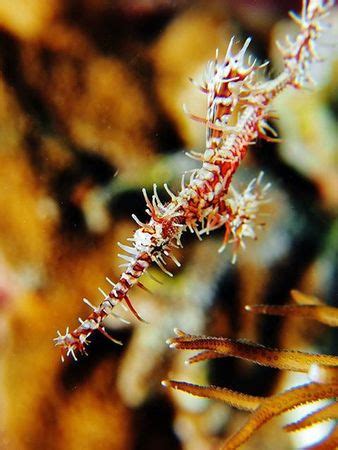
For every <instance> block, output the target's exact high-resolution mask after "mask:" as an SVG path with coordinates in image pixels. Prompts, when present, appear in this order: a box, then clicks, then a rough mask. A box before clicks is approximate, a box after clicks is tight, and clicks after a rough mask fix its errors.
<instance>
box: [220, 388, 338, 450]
mask: <svg viewBox="0 0 338 450" xmlns="http://www.w3.org/2000/svg"><path fill="white" fill-rule="evenodd" d="M337 395H338V384H327V385H325V384H318V383H309V384H306V385H303V386H300V387H296V388H292V389H290V390H288V391H286V392H283V393H281V394H277V395H274V396H273V397H270V398H268V399H266V400H265V401H264V402H263V403H262V404H261V406H259V407H258V408H257V410H256V411H255V412H254V413H253V414H251V415H250V417H249V419H248V421H247V422H246V424H245V425H244V426H243V427H242V428H241V429H240V430H239V431H238V432H237V433H235V434H234V435H233V436H231V437H230V438H229V439H228V440H226V441H225V443H224V445H223V446H222V447H221V449H222V450H223V449H224V450H232V449H237V448H239V447H240V446H241V445H243V444H244V443H245V442H246V441H247V440H248V439H249V438H250V437H251V436H252V435H253V433H255V431H257V430H258V429H259V428H260V427H262V426H263V425H264V424H265V423H266V422H268V421H269V420H270V419H272V418H273V417H276V416H278V415H280V414H282V413H283V412H285V411H288V410H290V409H292V408H294V407H296V406H300V405H305V404H307V403H312V402H315V401H317V400H322V399H327V398H333V397H336V396H337Z"/></svg>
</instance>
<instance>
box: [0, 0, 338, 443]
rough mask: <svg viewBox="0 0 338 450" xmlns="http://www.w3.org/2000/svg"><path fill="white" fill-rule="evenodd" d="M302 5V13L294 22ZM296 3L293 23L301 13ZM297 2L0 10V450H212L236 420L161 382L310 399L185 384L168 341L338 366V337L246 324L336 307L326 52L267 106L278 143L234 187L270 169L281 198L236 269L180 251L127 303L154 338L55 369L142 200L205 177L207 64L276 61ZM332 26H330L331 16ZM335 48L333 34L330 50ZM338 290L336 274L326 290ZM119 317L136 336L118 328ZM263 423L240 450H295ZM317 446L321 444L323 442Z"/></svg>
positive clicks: (54, 2) (114, 326)
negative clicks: (59, 340)
mask: <svg viewBox="0 0 338 450" xmlns="http://www.w3.org/2000/svg"><path fill="white" fill-rule="evenodd" d="M296 3H297V5H296V6H295V4H296ZM298 3H299V4H298ZM291 7H292V8H297V9H298V8H300V2H294V1H280V2H274V1H272V0H270V1H264V0H256V1H254V0H252V1H250V0H246V1H245V0H237V1H236V2H232V1H226V0H223V1H222V0H215V1H212V2H209V1H207V0H205V1H179V0H124V1H123V0H115V1H114V0H73V1H67V0H49V1H43V0H1V2H0V208H1V217H0V427H1V430H0V448H1V449H4V450H7V449H8V450H12V449H16V450H28V449H29V450H33V449H34V450H39V449H52V450H54V449H55V450H61V449H62V450H64V449H65V450H68V449H69V450H77V449H82V450H85V449H93V448H95V449H97V450H99V449H100V450H101V449H102V450H106V449H107V450H108V449H109V450H155V449H158V448H159V447H160V448H161V450H169V449H170V450H212V449H215V448H217V445H218V444H219V443H220V442H221V441H222V438H224V437H225V436H228V435H229V434H230V433H231V432H233V431H234V430H236V429H237V428H238V427H239V426H240V425H241V424H242V423H243V421H244V419H245V417H246V413H243V412H239V411H235V410H233V409H231V408H229V407H227V406H225V405H223V404H221V403H217V402H215V401H208V400H206V399H198V398H194V397H190V396H188V395H186V394H183V393H177V392H175V393H173V392H169V391H168V390H166V389H164V388H163V387H161V385H160V381H161V379H163V378H168V377H172V378H175V379H179V380H186V381H191V382H195V383H200V384H208V383H212V384H217V385H220V386H222V385H223V386H227V387H230V388H232V389H235V390H239V391H242V392H246V393H250V394H254V395H270V394H273V393H275V392H277V391H280V390H282V389H285V388H286V387H288V386H291V385H294V384H298V383H300V382H303V381H304V380H305V379H304V378H303V379H301V378H297V379H296V378H294V376H291V375H290V374H287V373H280V372H279V371H277V370H273V369H267V368H263V367H256V366H254V365H252V364H249V363H245V362H243V361H239V360H234V359H232V358H229V359H226V360H216V361H213V362H211V363H209V364H199V365H195V366H192V367H186V366H184V364H183V362H184V359H185V358H186V357H187V354H184V352H178V351H175V350H169V349H168V346H167V345H166V344H165V340H166V339H167V338H168V337H170V336H172V334H173V328H174V327H179V328H181V329H183V330H185V331H186V332H189V333H193V334H208V335H214V336H227V337H233V338H246V339H250V340H253V341H256V342H259V343H262V344H265V345H269V346H276V347H277V346H278V347H283V348H293V349H298V350H306V351H314V352H324V353H335V352H337V347H336V346H335V342H337V341H336V339H337V333H336V334H335V333H334V332H333V331H332V330H328V329H327V328H326V327H324V326H319V325H317V324H315V323H313V322H304V321H302V320H301V319H283V320H281V319H279V318H273V317H270V318H262V317H255V316H253V315H250V314H248V313H246V312H245V311H244V305H246V304H254V303H271V304H284V303H287V302H289V301H290V296H289V291H290V289H293V288H297V289H300V290H302V291H303V292H305V293H308V294H313V295H317V296H319V297H320V298H322V299H323V300H325V302H327V303H328V304H332V305H334V304H336V306H338V305H337V304H338V299H337V277H335V272H334V271H335V263H336V256H337V253H336V244H337V236H338V225H337V219H336V211H337V205H338V180H337V167H336V164H337V156H336V155H337V154H335V151H336V150H337V148H336V147H337V136H336V122H335V120H336V115H337V107H338V103H337V80H338V63H337V61H338V59H337V47H332V46H331V45H330V44H332V42H333V41H334V38H332V39H331V40H330V34H331V32H328V33H326V35H325V38H324V41H325V42H324V44H323V46H322V47H321V50H320V54H321V55H322V56H323V57H324V58H325V61H324V62H323V63H321V64H318V65H316V67H314V70H313V77H314V78H315V79H316V80H317V88H316V89H315V90H314V91H311V90H309V91H303V92H295V91H288V92H285V93H284V94H283V95H282V96H281V97H280V98H278V100H277V101H276V102H275V109H276V111H277V113H278V115H279V116H280V120H279V121H278V122H276V123H275V126H276V128H277V129H278V132H279V134H280V136H281V138H282V143H281V144H278V145H277V144H271V143H265V142H259V143H258V145H256V146H255V147H253V148H251V149H250V154H249V155H248V157H247V159H246V161H245V162H244V163H243V165H242V167H241V168H240V170H239V173H238V174H236V177H235V179H234V183H235V186H236V187H237V188H238V189H241V186H245V184H246V183H247V182H249V181H250V180H251V179H252V178H253V177H254V176H257V174H258V173H259V172H260V171H261V170H264V173H265V175H264V179H265V180H266V182H271V183H272V188H271V189H270V191H269V196H270V197H271V202H270V203H269V204H268V205H266V207H265V211H264V213H266V226H265V227H264V229H263V230H262V231H261V232H260V234H259V239H258V241H255V242H249V243H248V245H247V250H246V251H245V252H243V251H241V252H240V253H239V255H238V262H237V263H236V265H232V264H231V262H230V261H231V251H227V252H225V253H223V254H221V255H219V254H218V253H217V250H218V248H219V246H220V244H221V242H222V231H220V232H219V233H213V235H212V236H209V237H208V238H206V239H204V240H203V242H199V241H198V240H197V239H196V237H195V236H186V237H185V238H184V240H183V244H184V248H183V250H182V251H180V254H178V255H177V256H178V258H179V260H180V261H181V262H182V266H183V267H182V268H181V269H179V270H178V269H177V268H176V269H175V267H171V268H170V270H172V271H174V272H175V276H174V278H173V279H169V277H165V275H164V274H163V273H162V272H161V273H158V271H157V269H153V270H152V274H153V275H155V276H156V277H157V278H158V279H160V280H161V282H162V284H159V283H156V282H154V280H152V279H151V278H146V277H145V278H144V280H142V282H143V283H144V284H146V286H147V287H148V288H149V289H150V290H151V291H152V294H148V293H145V292H144V291H142V290H139V289H138V288H136V289H134V291H133V292H132V295H131V296H132V300H133V303H134V305H135V306H136V308H137V309H138V310H139V312H140V314H141V315H142V316H143V317H144V318H145V319H146V320H147V321H148V322H150V324H149V325H145V324H143V323H135V322H134V321H133V320H132V323H131V324H130V325H123V324H122V323H121V322H118V321H116V320H111V321H109V323H108V324H107V326H108V327H109V328H110V330H109V331H110V333H112V334H113V336H114V337H116V338H118V339H121V340H122V341H123V342H124V345H123V347H120V346H116V345H114V344H112V343H111V342H110V341H108V340H107V339H105V338H104V337H103V336H101V335H95V336H94V337H93V339H92V342H91V344H90V346H89V347H88V353H89V355H88V357H80V358H79V361H78V362H74V361H72V360H71V359H67V360H66V361H65V363H63V364H62V363H61V361H60V355H59V351H58V349H56V348H55V347H54V345H53V341H52V339H53V338H54V337H55V335H56V330H57V329H59V330H61V332H64V330H65V328H66V326H68V325H69V326H70V327H71V328H73V327H76V323H77V317H78V316H81V317H83V318H84V317H85V316H86V315H87V314H88V313H89V311H88V308H87V307H86V305H84V304H83V303H82V300H81V299H82V298H83V297H87V298H89V299H90V300H91V301H92V302H93V303H94V304H97V303H98V302H99V301H100V294H99V293H98V291H97V286H101V287H102V288H104V289H108V288H107V286H106V285H105V284H106V283H105V281H104V280H105V276H109V277H110V278H112V279H113V280H114V279H116V277H117V276H118V274H119V273H120V270H121V269H119V267H118V266H119V264H120V263H121V262H122V261H121V260H120V259H119V258H118V257H117V253H118V247H117V244H116V243H117V241H121V242H123V243H125V240H126V238H127V237H130V236H131V235H132V233H133V231H134V229H135V223H134V222H133V221H132V220H131V214H132V213H136V214H137V215H138V217H139V218H140V219H141V220H142V219H145V213H144V200H143V197H142V194H141V188H142V187H146V188H147V189H151V186H152V184H153V183H157V184H158V186H160V195H161V197H162V198H163V199H165V198H166V194H165V192H164V190H163V191H162V188H161V186H163V183H164V182H167V183H168V184H169V185H170V186H171V187H172V189H173V190H174V191H175V190H177V189H179V185H180V180H181V174H182V173H183V172H184V171H185V170H190V169H192V168H194V167H196V163H194V162H193V161H191V160H189V159H188V158H187V157H186V156H185V155H184V151H188V150H204V145H205V130H204V127H203V126H202V125H199V124H196V123H192V122H191V121H190V120H189V119H188V118H187V117H186V116H185V115H184V113H183V111H182V103H186V104H187V106H188V108H189V109H190V111H192V112H194V113H196V114H202V115H203V114H204V111H205V97H204V96H203V94H201V93H199V92H198V90H197V89H196V88H195V87H194V86H193V85H192V84H191V83H190V82H189V77H193V78H194V79H195V80H197V81H199V80H202V77H203V70H204V67H205V64H206V62H207V61H208V59H210V58H212V57H213V55H214V53H215V49H216V48H217V47H218V48H219V49H220V53H221V54H224V52H225V51H226V47H227V42H228V41H229V39H230V37H231V36H232V35H235V36H236V37H237V38H238V41H240V42H243V41H244V40H245V38H246V37H247V36H252V37H253V41H252V44H251V46H250V52H251V53H252V55H254V56H255V57H257V58H258V60H259V61H261V62H264V61H265V60H266V59H269V60H271V64H270V66H269V69H268V75H269V74H270V75H272V76H274V75H275V74H277V73H278V71H279V69H280V67H281V66H280V64H281V61H280V59H279V56H278V53H277V52H276V49H275V46H274V42H275V40H276V39H281V40H282V39H283V37H284V36H285V35H286V34H291V35H292V33H293V31H294V26H293V25H292V23H291V22H290V20H289V19H288V17H287V11H288V10H289V9H290V8H291ZM330 21H331V23H332V24H333V26H335V24H337V14H336V12H335V11H333V12H332V14H331V15H330ZM332 36H334V33H333V31H332ZM336 275H337V274H336ZM121 315H124V316H125V317H126V318H128V319H130V317H129V316H128V315H126V314H125V313H124V311H123V310H122V311H121ZM280 426H281V421H273V422H271V424H269V425H267V426H265V427H264V428H263V429H262V430H261V431H260V432H259V433H257V434H256V436H255V437H254V438H253V439H251V440H250V441H249V442H248V444H247V446H246V447H245V448H246V449H260V450H262V449H274V450H279V449H281V450H285V449H292V448H294V447H295V446H296V445H304V444H305V443H306V442H308V441H307V439H308V437H309V436H308V435H305V434H304V433H302V436H301V434H300V433H298V434H297V435H296V434H295V435H293V436H290V435H287V434H286V433H285V432H283V431H282V430H281V427H280ZM330 426H331V425H330V424H328V425H325V426H324V428H323V427H321V428H318V429H317V431H316V433H312V439H313V438H319V437H320V436H322V435H323V433H326V432H327V431H328V427H330Z"/></svg>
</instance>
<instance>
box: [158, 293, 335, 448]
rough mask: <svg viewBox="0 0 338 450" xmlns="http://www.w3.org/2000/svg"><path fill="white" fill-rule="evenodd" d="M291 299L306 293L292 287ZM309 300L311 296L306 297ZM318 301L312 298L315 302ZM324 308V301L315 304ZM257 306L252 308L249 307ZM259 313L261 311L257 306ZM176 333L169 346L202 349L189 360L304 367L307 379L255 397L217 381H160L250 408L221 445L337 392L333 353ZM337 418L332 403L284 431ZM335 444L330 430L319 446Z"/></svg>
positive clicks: (239, 442) (236, 441) (237, 440)
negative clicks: (210, 383) (226, 359)
mask: <svg viewBox="0 0 338 450" xmlns="http://www.w3.org/2000/svg"><path fill="white" fill-rule="evenodd" d="M292 296H293V298H296V299H298V298H299V299H300V301H304V300H306V296H305V295H304V294H301V293H299V292H297V291H293V292H292ZM311 301H312V302H314V300H313V299H312V298H310V299H309V302H311ZM316 303H317V301H316ZM317 306H318V307H325V305H322V304H321V305H317ZM331 309H332V314H333V315H337V314H338V308H333V307H332V308H331ZM252 310H253V311H256V309H255V308H253V309H252ZM259 312H261V311H260V310H259ZM175 331H176V335H177V337H175V338H171V339H169V340H168V344H169V345H170V347H172V348H176V349H184V350H202V352H201V353H198V354H197V355H195V356H193V357H192V358H190V359H188V361H187V362H188V363H195V362H198V361H202V360H205V359H213V358H219V357H222V356H223V357H225V356H235V357H239V358H242V359H247V360H250V361H252V362H255V363H257V364H262V365H265V366H269V367H275V368H278V369H286V370H292V371H300V372H306V373H307V374H308V378H309V380H310V382H309V383H308V384H305V385H303V386H297V387H294V388H292V389H289V390H287V391H285V392H282V393H280V394H276V395H273V396H271V397H267V398H264V397H255V396H251V395H247V394H242V393H240V392H235V391H232V390H229V389H227V388H220V387H217V386H197V385H194V384H191V383H184V382H180V381H173V380H170V381H167V380H166V381H164V382H163V385H164V386H169V387H171V388H174V389H178V390H181V391H184V392H187V393H189V394H193V395H197V396H200V397H209V398H213V399H217V400H222V401H224V402H226V403H227V404H229V405H231V406H234V407H236V408H238V409H243V410H247V411H252V414H251V415H250V416H249V418H248V420H247V422H246V424H245V425H244V426H243V427H242V428H241V429H240V430H239V431H237V432H236V433H235V434H234V435H233V436H231V437H230V438H229V439H228V440H226V441H225V443H224V445H223V446H222V447H221V449H224V450H225V449H227V450H230V449H236V448H239V447H240V446H241V445H243V444H244V443H245V442H246V441H247V440H248V439H249V438H250V437H251V436H252V435H253V434H254V433H255V432H256V431H257V430H258V429H259V428H260V427H262V426H263V425H264V424H265V423H266V422H268V421H269V420H270V419H272V418H273V417H275V416H278V415H280V414H282V413H283V412H286V411H289V410H290V409H293V408H296V407H298V406H302V405H305V404H307V403H312V402H316V401H317V400H322V399H334V398H335V397H337V396H338V357H336V356H331V355H321V354H309V353H304V352H298V351H293V350H278V349H269V348H266V347H264V346H262V345H259V344H255V343H252V342H247V341H245V340H231V339H225V338H214V337H205V336H192V335H188V334H185V333H184V332H182V331H179V330H175ZM330 419H338V407H337V402H336V401H335V402H334V403H332V404H330V405H329V406H326V407H324V408H321V409H318V410H317V411H315V412H314V413H312V414H309V415H308V416H306V417H304V418H303V419H302V420H300V421H298V422H296V423H292V424H289V425H287V426H286V427H285V429H286V431H297V430H300V429H302V428H305V427H308V426H311V425H313V424H314V423H317V422H320V421H324V420H330ZM337 445H338V439H337V434H336V432H335V431H334V432H333V433H332V434H331V435H330V436H328V437H327V439H326V440H325V441H323V442H322V443H318V446H319V447H316V446H315V447H311V448H325V449H333V448H336V446H337Z"/></svg>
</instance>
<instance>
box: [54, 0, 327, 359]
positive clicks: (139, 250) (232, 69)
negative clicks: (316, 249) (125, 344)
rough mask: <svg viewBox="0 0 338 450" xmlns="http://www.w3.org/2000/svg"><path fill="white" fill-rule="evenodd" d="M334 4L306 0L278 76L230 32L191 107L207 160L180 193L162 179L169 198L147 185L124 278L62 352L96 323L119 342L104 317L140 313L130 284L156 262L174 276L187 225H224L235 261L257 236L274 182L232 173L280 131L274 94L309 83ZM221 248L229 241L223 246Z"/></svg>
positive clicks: (203, 228) (199, 231)
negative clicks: (143, 216)
mask: <svg viewBox="0 0 338 450" xmlns="http://www.w3.org/2000/svg"><path fill="white" fill-rule="evenodd" d="M332 5H333V2H332V1H327V2H325V1H318V0H312V1H310V2H304V4H303V11H302V14H301V16H300V17H298V16H296V15H295V14H292V18H293V19H294V21H295V22H296V23H297V24H298V25H299V27H300V31H299V34H298V36H297V37H296V38H295V39H294V40H293V41H291V40H288V41H287V43H286V44H285V45H284V46H281V45H279V48H280V50H281V53H282V56H283V61H284V70H283V71H282V73H281V74H280V75H278V76H277V77H276V78H275V79H273V80H269V81H262V80H261V78H262V77H261V72H262V70H261V69H262V68H263V67H265V66H266V63H264V64H261V65H256V62H255V61H250V59H248V60H247V61H246V57H245V54H246V50H247V48H248V46H249V44H250V39H247V40H246V42H245V43H244V45H243V47H242V48H241V50H240V51H239V52H237V53H233V46H234V39H232V40H231V41H230V43H229V47H228V50H227V52H226V56H225V58H224V59H223V60H219V57H218V52H216V59H215V60H214V61H211V62H209V64H208V66H207V69H206V73H205V80H204V81H203V82H202V84H201V85H198V87H199V89H200V90H201V91H202V92H203V93H205V94H206V95H207V99H208V101H207V102H208V112H207V116H206V118H201V117H197V116H195V115H193V114H190V113H188V114H189V115H190V117H191V118H192V119H194V120H197V121H198V122H201V123H204V124H205V125H206V129H207V136H206V150H205V152H204V153H203V154H202V153H201V154H199V153H195V152H193V153H191V156H192V157H193V158H195V159H197V160H199V161H201V162H202V167H201V168H199V169H196V170H193V171H192V173H191V176H190V180H189V182H188V183H186V182H185V177H184V176H183V179H182V189H181V191H180V192H179V193H178V194H174V193H173V192H172V191H171V190H170V189H169V188H168V186H167V185H166V184H165V185H164V188H165V189H166V191H167V193H168V195H169V197H170V201H168V202H165V203H162V201H161V199H160V198H159V196H158V193H157V187H156V185H154V193H153V195H152V197H151V199H149V197H148V195H147V192H146V191H145V190H143V194H144V197H145V200H146V207H147V209H146V212H147V213H148V215H149V216H150V220H149V222H148V223H143V222H141V221H140V220H139V219H138V218H137V217H136V216H133V218H134V219H135V221H136V223H137V224H138V225H139V228H138V229H137V230H136V231H135V233H134V236H133V237H132V238H130V242H131V245H130V246H126V245H124V244H119V245H120V247H121V248H122V250H124V251H125V252H126V253H127V254H122V255H120V256H121V257H122V258H123V259H124V260H126V264H125V266H126V269H125V271H124V272H123V274H122V275H121V276H120V278H119V281H118V282H117V283H116V284H115V283H113V282H112V281H111V280H109V279H108V282H109V283H110V284H111V285H112V289H111V290H110V291H109V292H108V293H105V292H104V291H103V290H101V291H102V294H103V295H104V300H103V302H102V303H101V304H100V305H99V306H97V307H96V306H92V305H91V304H90V302H89V301H88V300H85V301H86V303H87V304H88V305H89V306H91V307H92V309H93V311H92V313H91V314H90V315H89V316H88V318H87V319H85V320H80V326H79V327H78V328H76V329H75V330H74V331H69V329H67V331H66V334H65V335H62V334H61V333H58V337H57V338H55V342H56V345H58V346H60V347H61V350H62V358H64V356H65V355H72V356H73V357H74V358H76V353H77V352H78V351H79V352H84V351H85V346H86V344H87V343H88V338H89V337H90V335H91V334H92V333H93V332H94V331H95V330H98V331H100V332H101V333H103V334H104V335H106V336H107V337H109V338H110V339H112V340H113V341H115V342H117V343H119V342H118V341H116V340H114V339H113V338H112V337H110V336H109V335H108V334H107V333H106V330H105V327H104V325H103V321H104V319H105V318H106V317H107V316H109V315H112V314H113V309H114V307H115V306H116V305H117V304H122V303H124V304H125V306H126V307H127V308H129V309H130V310H131V312H132V313H133V314H134V315H135V316H136V317H137V318H138V319H141V318H140V316H139V315H138V313H137V312H136V310H135V309H134V307H133V305H132V303H131V301H130V299H129V291H130V289H131V288H132V287H133V286H134V285H139V286H141V287H142V285H141V284H140V282H139V278H140V277H141V276H142V275H143V274H144V273H145V272H146V271H147V270H148V268H149V267H150V266H151V265H152V264H153V263H155V264H157V265H158V266H159V267H160V268H161V269H162V270H163V271H164V272H165V273H167V274H168V275H171V273H170V272H169V271H168V269H167V268H166V264H167V261H166V260H167V259H168V258H169V259H171V260H172V261H173V262H174V263H175V264H176V265H177V266H180V263H179V262H178V261H177V259H176V257H175V255H174V249H175V248H177V247H181V246H182V244H181V236H182V234H183V232H185V231H187V230H190V231H191V232H194V233H196V235H197V236H198V238H199V239H201V238H202V236H203V235H204V234H209V233H210V232H211V231H213V230H215V229H218V228H221V227H224V228H225V235H224V244H227V243H228V242H232V243H234V260H235V258H236V254H237V249H238V247H239V246H244V245H245V244H244V241H245V238H248V237H250V238H255V237H256V227H257V226H259V225H260V222H259V221H258V224H257V223H255V222H256V220H257V216H258V215H259V211H258V210H259V206H260V204H261V203H262V202H264V201H265V192H266V190H267V188H268V185H266V186H264V187H262V186H261V175H260V176H259V177H258V178H257V179H255V180H254V181H252V182H251V183H250V184H249V186H248V187H247V188H246V189H245V190H244V192H243V193H242V194H239V193H237V192H236V191H235V190H234V188H233V187H232V186H231V181H232V177H233V175H234V174H235V172H236V171H237V169H238V167H239V165H240V163H241V162H242V160H243V158H244V157H245V156H246V154H247V150H248V148H249V146H251V145H253V144H255V142H256V140H257V139H258V138H263V139H266V140H268V141H274V140H276V132H275V131H274V130H273V129H272V128H271V126H270V125H269V123H268V120H269V119H270V118H273V117H274V114H273V113H272V112H271V110H270V105H271V103H272V101H273V100H274V98H275V97H276V96H277V95H278V94H279V93H280V92H282V91H283V90H284V89H285V88H287V87H290V86H291V87H294V88H296V89H299V88H303V87H304V86H305V85H306V84H308V82H311V79H310V75H309V65H310V64H311V63H312V62H314V61H317V60H319V56H318V55H317V53H316V50H315V43H316V40H317V39H318V37H319V36H320V35H321V34H322V31H323V29H324V25H323V23H322V19H323V18H325V16H326V15H327V13H328V11H329V8H330V7H332ZM223 248H224V245H223V246H222V247H221V249H220V250H222V249H223Z"/></svg>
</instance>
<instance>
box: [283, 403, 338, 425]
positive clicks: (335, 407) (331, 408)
mask: <svg viewBox="0 0 338 450" xmlns="http://www.w3.org/2000/svg"><path fill="white" fill-rule="evenodd" d="M332 419H336V420H337V419H338V403H337V402H334V403H330V404H329V405H326V406H323V407H322V408H319V409H317V410H316V411H314V412H312V413H310V414H308V415H307V416H305V417H303V418H302V419H300V420H297V422H293V423H289V424H288V425H285V426H284V430H285V431H289V432H292V431H299V430H303V429H304V428H307V427H311V426H312V425H314V424H316V423H319V422H324V421H326V420H332Z"/></svg>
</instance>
